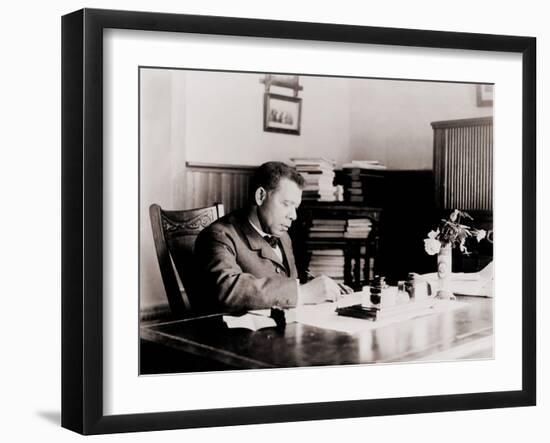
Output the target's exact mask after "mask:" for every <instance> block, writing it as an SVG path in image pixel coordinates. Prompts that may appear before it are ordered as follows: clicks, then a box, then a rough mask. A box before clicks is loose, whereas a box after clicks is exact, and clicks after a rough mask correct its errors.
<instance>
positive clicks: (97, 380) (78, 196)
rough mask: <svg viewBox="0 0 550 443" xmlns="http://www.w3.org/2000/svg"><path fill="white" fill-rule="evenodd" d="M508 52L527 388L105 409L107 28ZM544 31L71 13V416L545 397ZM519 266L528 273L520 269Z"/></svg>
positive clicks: (511, 402)
mask: <svg viewBox="0 0 550 443" xmlns="http://www.w3.org/2000/svg"><path fill="white" fill-rule="evenodd" d="M108 28H111V29H112V28H114V29H130V30H146V31H167V32H180V33H181V32H184V33H185V32H192V33H198V34H216V35H225V36H248V37H265V38H285V39H300V40H312V41H324V42H350V43H358V44H361V43H368V44H377V45H397V46H410V47H412V46H416V47H424V48H452V49H467V50H478V51H502V52H510V53H519V54H521V55H522V69H523V79H522V90H523V97H522V129H523V132H522V159H523V164H522V171H523V175H522V186H523V189H522V197H523V200H522V222H523V228H522V229H523V230H522V254H523V256H522V269H521V278H522V311H521V322H522V387H521V389H519V390H514V391H502V392H477V393H468V394H466V393H465V394H456V395H434V396H418V397H402V398H391V399H369V400H354V401H335V402H334V401H333V402H319V403H308V404H275V405H265V406H260V407H236V408H231V409H208V410H204V409H203V410H188V411H166V412H160V413H140V414H130V415H105V413H104V411H103V407H102V405H103V366H102V365H103V357H102V351H103V335H102V330H103V329H102V327H103V318H102V315H103V314H102V313H103V300H102V285H103V227H102V223H103V166H102V165H103V156H104V153H103V147H102V137H103V121H102V118H103V114H102V109H103V78H102V76H103V46H102V45H103V39H102V36H103V31H104V30H105V29H108ZM535 60H536V39H535V38H532V37H518V36H504V35H484V34H469V33H455V32H440V31H424V30H412V29H390V28H377V27H362V26H349V25H340V24H319V23H301V22H282V21H274V20H257V19H243V18H233V17H231V18H230V17H211V16H194V15H176V14H162V13H149V12H126V11H109V10H96V9H83V10H80V11H76V12H74V13H71V14H68V15H66V16H64V17H63V18H62V426H63V427H66V428H68V429H71V430H74V431H76V432H79V433H82V434H101V433H115V432H129V431H149V430H161V429H179V428H193V427H211V426H227V425H238V424H256V423H273V422H287V421H301V420H316V419H334V418H351V417H363V416H375V415H392V414H412V413H425V412H436V411H456V410H467V409H485V408H501V407H516V406H529V405H535V404H536V315H535V313H536V312H535V309H536V297H535V294H536V285H535V282H536V275H535V268H536V266H535V263H536V261H535V260H536V208H535V202H536V174H535V171H536V156H535V141H536V89H535V84H536V69H535V68H536V66H535ZM518 274H519V272H518Z"/></svg>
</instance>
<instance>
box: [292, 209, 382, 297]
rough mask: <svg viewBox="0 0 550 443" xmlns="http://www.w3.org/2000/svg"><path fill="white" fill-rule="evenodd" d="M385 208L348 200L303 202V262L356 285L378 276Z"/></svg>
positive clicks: (313, 269) (310, 268) (311, 272)
mask: <svg viewBox="0 0 550 443" xmlns="http://www.w3.org/2000/svg"><path fill="white" fill-rule="evenodd" d="M380 212H381V210H380V209H379V208H370V207H365V206H362V205H350V204H349V203H346V202H342V203H340V202H333V203H329V202H303V203H302V207H301V208H300V215H299V218H298V220H299V227H300V228H299V230H298V238H299V240H298V241H299V243H300V244H299V249H300V250H301V251H302V257H301V258H302V259H301V262H300V264H301V265H302V267H303V269H306V270H307V271H308V272H309V275H326V276H328V277H331V278H332V279H334V280H336V281H337V282H342V283H345V284H347V285H349V286H351V287H353V288H357V289H359V288H361V287H362V286H363V285H364V284H367V282H368V281H370V280H371V279H372V278H373V277H374V270H375V260H376V249H377V242H378V235H377V226H376V225H377V223H378V220H379V217H380Z"/></svg>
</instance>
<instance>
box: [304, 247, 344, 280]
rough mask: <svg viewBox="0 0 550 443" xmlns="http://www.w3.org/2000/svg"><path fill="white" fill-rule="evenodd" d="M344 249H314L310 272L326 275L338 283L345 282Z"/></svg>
mask: <svg viewBox="0 0 550 443" xmlns="http://www.w3.org/2000/svg"><path fill="white" fill-rule="evenodd" d="M344 262H345V259H344V251H343V250H341V249H312V250H311V259H310V261H309V272H311V274H313V275H315V276H316V275H326V276H327V277H330V278H332V279H333V280H335V281H336V282H337V283H343V282H344Z"/></svg>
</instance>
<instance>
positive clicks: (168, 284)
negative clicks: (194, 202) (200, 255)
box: [149, 204, 224, 317]
mask: <svg viewBox="0 0 550 443" xmlns="http://www.w3.org/2000/svg"><path fill="white" fill-rule="evenodd" d="M223 213H224V209H223V204H215V205H213V206H209V207H206V208H198V209H189V210H181V211H167V210H164V209H162V208H161V207H160V206H159V205H157V204H152V205H151V206H150V207H149V215H150V218H151V227H152V229H153V238H154V241H155V249H156V252H157V258H158V262H159V267H160V273H161V276H162V282H163V284H164V289H165V290H166V296H167V298H168V303H169V305H170V309H171V311H172V314H173V315H174V316H176V317H185V316H188V315H189V313H190V312H191V308H192V307H191V304H190V302H189V298H188V297H187V294H188V293H189V292H190V290H191V288H190V282H191V279H190V273H191V272H192V268H191V266H189V265H190V263H191V261H192V259H193V248H194V245H195V240H196V239H197V236H198V235H199V233H200V232H201V231H202V230H203V229H204V228H206V227H207V226H208V225H209V224H210V223H212V222H213V221H215V220H217V219H218V218H220V217H221V216H223Z"/></svg>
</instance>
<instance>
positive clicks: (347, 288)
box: [306, 269, 353, 295]
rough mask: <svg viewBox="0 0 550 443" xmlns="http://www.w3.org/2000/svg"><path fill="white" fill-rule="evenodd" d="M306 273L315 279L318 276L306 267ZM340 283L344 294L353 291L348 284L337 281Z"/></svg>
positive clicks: (339, 285) (341, 291)
mask: <svg viewBox="0 0 550 443" xmlns="http://www.w3.org/2000/svg"><path fill="white" fill-rule="evenodd" d="M306 275H307V276H308V277H309V278H310V279H314V278H317V276H316V275H314V274H312V273H311V272H310V271H309V270H307V269H306ZM336 284H337V285H338V287H339V288H340V293H341V294H342V295H343V294H351V293H353V290H352V289H351V288H349V287H348V286H346V285H344V284H342V283H336Z"/></svg>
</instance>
